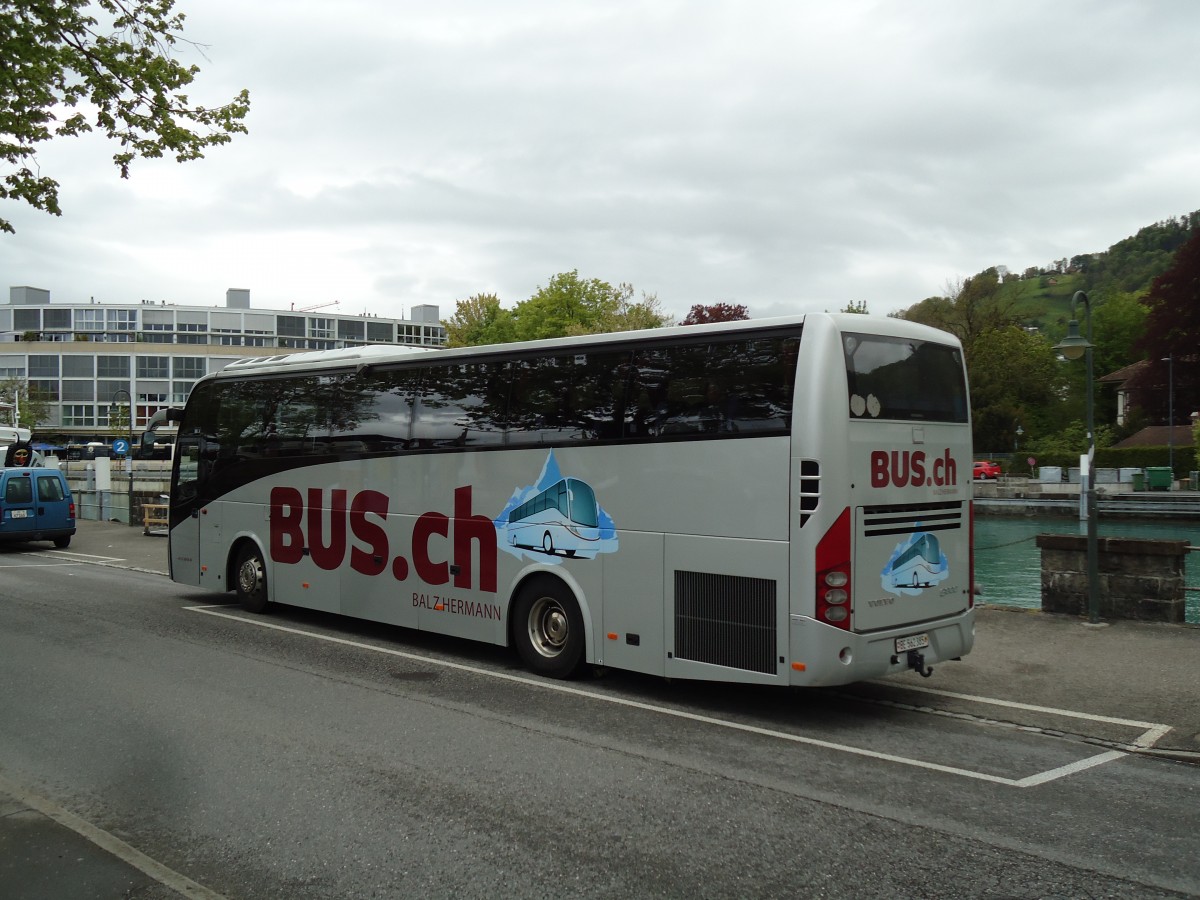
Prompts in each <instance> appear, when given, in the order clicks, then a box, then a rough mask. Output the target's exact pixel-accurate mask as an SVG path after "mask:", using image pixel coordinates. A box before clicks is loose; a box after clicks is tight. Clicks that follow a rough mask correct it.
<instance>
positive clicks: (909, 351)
mask: <svg viewBox="0 0 1200 900" xmlns="http://www.w3.org/2000/svg"><path fill="white" fill-rule="evenodd" d="M842 350H843V352H844V354H845V357H846V382H847V387H848V388H849V398H850V410H849V412H850V418H851V419H903V420H912V421H919V422H966V421H967V384H966V379H965V378H964V377H963V360H962V351H961V350H959V349H958V348H957V347H953V346H950V345H949V344H936V343H933V342H931V341H919V340H912V339H909V338H900V337H882V336H879V335H874V334H849V333H847V334H843V335H842Z"/></svg>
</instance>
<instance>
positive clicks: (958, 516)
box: [862, 500, 963, 536]
mask: <svg viewBox="0 0 1200 900" xmlns="http://www.w3.org/2000/svg"><path fill="white" fill-rule="evenodd" d="M862 512H863V516H862V527H863V534H864V535H868V536H870V535H880V534H911V533H912V532H914V531H957V530H958V529H960V528H962V527H963V504H962V503H961V502H960V501H957V500H955V501H951V502H948V503H897V504H893V505H891V506H864V507H863V508H862Z"/></svg>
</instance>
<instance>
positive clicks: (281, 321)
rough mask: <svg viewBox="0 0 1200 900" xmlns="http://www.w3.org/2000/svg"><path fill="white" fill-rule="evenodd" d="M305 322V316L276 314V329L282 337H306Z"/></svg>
mask: <svg viewBox="0 0 1200 900" xmlns="http://www.w3.org/2000/svg"><path fill="white" fill-rule="evenodd" d="M304 322H305V319H304V316H276V317H275V331H276V333H277V334H279V335H280V336H281V337H304ZM280 346H283V345H280ZM288 346H291V345H290V344H289V345H288Z"/></svg>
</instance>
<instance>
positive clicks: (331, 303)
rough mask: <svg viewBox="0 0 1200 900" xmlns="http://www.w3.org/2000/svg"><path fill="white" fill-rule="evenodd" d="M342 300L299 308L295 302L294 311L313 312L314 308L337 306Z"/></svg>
mask: <svg viewBox="0 0 1200 900" xmlns="http://www.w3.org/2000/svg"><path fill="white" fill-rule="evenodd" d="M341 302H342V301H341V300H330V301H328V302H326V303H317V304H314V305H313V306H302V307H300V308H299V309H296V304H295V303H293V304H292V311H293V312H312V311H313V310H314V309H324V308H325V307H326V306H337V305H338V304H339V303H341Z"/></svg>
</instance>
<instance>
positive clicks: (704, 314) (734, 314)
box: [679, 303, 750, 325]
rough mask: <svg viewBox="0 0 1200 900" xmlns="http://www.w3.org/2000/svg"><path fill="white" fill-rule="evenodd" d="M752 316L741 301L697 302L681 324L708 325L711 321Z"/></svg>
mask: <svg viewBox="0 0 1200 900" xmlns="http://www.w3.org/2000/svg"><path fill="white" fill-rule="evenodd" d="M749 318H750V313H749V312H748V311H747V310H746V307H744V306H742V304H740V303H709V304H707V305H705V304H702V303H697V304H696V305H694V306H693V307H692V308H691V309H690V310H688V314H687V315H686V316H684V318H683V321H682V322H680V323H679V324H680V325H707V324H708V323H709V322H741V321H743V320H745V319H749Z"/></svg>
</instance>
